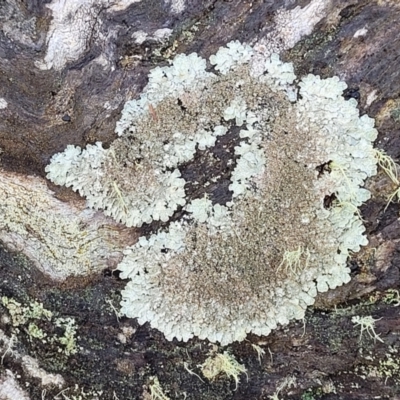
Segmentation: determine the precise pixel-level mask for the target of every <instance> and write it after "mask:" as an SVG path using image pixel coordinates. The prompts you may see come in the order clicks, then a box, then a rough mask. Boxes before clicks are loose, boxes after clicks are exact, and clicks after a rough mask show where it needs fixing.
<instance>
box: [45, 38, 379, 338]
mask: <svg viewBox="0 0 400 400" xmlns="http://www.w3.org/2000/svg"><path fill="white" fill-rule="evenodd" d="M345 88H346V84H345V83H343V82H341V81H340V80H339V79H338V78H336V77H334V78H329V79H321V78H320V77H318V76H314V75H308V76H306V77H304V78H302V79H300V80H297V78H296V76H295V74H294V70H293V66H292V65H291V64H289V63H284V62H282V61H281V60H280V59H279V57H278V56H277V55H276V54H273V55H271V56H267V55H263V54H262V53H260V52H257V51H256V50H255V49H253V48H251V47H250V46H247V45H243V44H240V43H239V42H232V43H229V44H228V46H227V47H226V48H222V49H220V50H219V51H218V52H217V54H216V55H213V56H211V57H210V63H209V64H207V63H206V60H204V59H202V58H200V57H198V56H197V55H196V54H191V55H189V56H186V55H182V54H181V55H178V56H176V57H175V59H174V60H173V62H172V64H171V65H170V66H167V67H163V68H160V67H157V68H155V69H154V70H152V71H151V72H150V74H149V82H148V85H147V86H146V87H145V89H144V91H143V93H142V94H141V96H140V98H139V99H137V100H132V101H129V102H127V103H126V104H125V107H124V110H123V112H122V118H121V120H120V121H119V123H118V125H117V132H118V134H119V135H120V137H119V138H118V139H117V140H115V141H114V143H112V144H111V146H110V147H109V148H108V149H103V147H102V146H101V144H100V143H97V144H96V145H94V146H90V145H89V146H87V148H86V149H84V150H82V149H80V148H77V147H74V146H68V147H67V149H66V151H65V152H64V153H61V154H57V155H55V156H54V157H53V159H52V161H51V164H50V165H49V166H48V167H47V172H48V178H49V179H51V180H52V181H53V182H55V183H57V184H61V185H67V186H72V188H73V189H74V190H78V191H79V192H80V193H81V194H82V195H83V196H86V198H87V202H88V205H89V206H90V207H94V208H97V209H102V210H104V212H105V213H106V214H107V215H111V216H112V217H114V218H115V219H116V220H119V221H122V222H123V223H124V224H126V225H127V226H141V225H142V224H143V223H150V222H152V221H153V220H161V221H163V222H167V221H169V219H170V218H171V217H172V216H174V218H173V222H170V223H169V224H164V227H163V228H161V229H160V230H159V231H158V232H155V233H154V234H152V235H148V236H146V237H145V236H143V237H141V238H140V239H139V241H138V243H137V244H135V245H134V246H131V247H129V248H127V249H126V250H125V257H124V259H123V260H122V262H121V263H120V265H119V269H120V270H121V272H122V273H121V276H122V278H129V279H130V281H129V283H128V284H127V286H126V288H125V290H124V291H123V293H122V295H123V301H122V312H123V313H124V314H126V315H127V316H129V317H137V318H138V320H139V322H140V323H145V322H147V321H149V322H150V323H151V325H152V326H153V327H155V328H157V329H159V330H161V331H162V332H164V334H165V336H166V337H167V338H168V339H172V338H173V337H176V338H178V339H180V340H181V339H182V340H188V339H189V338H191V337H193V336H198V337H199V338H201V339H206V338H207V339H209V340H210V341H213V342H215V341H218V342H220V343H221V344H227V343H230V342H232V341H235V340H242V339H244V338H245V336H246V334H247V333H249V332H253V333H256V334H259V335H267V334H269V333H270V331H271V330H272V329H274V328H276V326H277V324H287V323H288V322H289V321H290V320H291V319H301V318H303V317H304V313H305V310H306V307H307V306H308V305H311V304H313V302H314V298H315V296H316V294H317V291H320V292H324V291H327V290H328V289H329V288H335V287H337V286H339V285H341V284H343V283H346V282H348V281H349V280H350V275H349V272H350V271H349V269H348V268H347V267H346V260H347V257H348V255H349V251H358V250H359V249H360V245H365V244H366V243H367V240H366V238H365V236H364V235H363V231H364V226H363V224H362V221H361V218H360V216H359V213H358V207H359V206H360V205H361V204H362V203H363V202H364V201H366V200H367V199H368V198H369V196H370V193H369V192H368V191H367V190H366V189H363V188H361V186H362V185H363V183H364V180H365V179H366V178H367V177H368V176H371V175H373V174H375V173H376V160H375V157H374V150H373V147H372V141H373V140H374V139H375V138H376V135H377V132H376V130H375V129H374V121H373V120H372V119H370V118H369V117H368V116H366V115H364V116H362V117H359V111H358V109H357V102H356V101H355V100H353V99H350V100H347V101H346V100H345V99H344V98H343V97H342V93H343V90H344V89H345ZM227 137H229V138H231V142H232V141H234V143H235V145H234V146H232V152H231V155H230V156H231V159H230V161H229V162H228V163H227V167H226V168H227V169H228V170H229V171H230V178H229V179H230V182H229V185H227V187H226V196H225V197H223V198H224V199H225V200H224V201H220V200H219V201H218V199H220V198H215V197H213V196H212V193H209V192H205V191H203V192H201V191H197V192H196V191H192V192H190V191H189V189H188V188H189V186H190V187H196V184H197V185H198V182H196V181H194V182H188V181H187V180H185V179H184V178H183V172H182V171H183V169H184V166H185V165H187V164H188V163H190V162H194V163H195V162H196V160H197V159H198V158H199V157H201V156H204V157H214V158H215V162H219V160H218V157H217V155H216V154H217V152H214V153H212V152H210V151H208V150H210V149H213V148H215V147H216V146H220V147H221V143H224V142H223V140H224V138H227ZM227 142H228V141H227ZM203 173H204V175H205V176H206V178H207V176H208V171H203ZM210 175H211V174H210ZM219 179H221V176H212V177H211V176H210V178H209V181H207V182H206V183H205V184H204V186H210V185H216V184H218V182H219ZM189 192H190V193H189ZM200 192H201V193H202V194H201V195H199V196H198V197H196V196H193V193H200ZM176 211H179V212H178V213H176ZM174 213H175V215H174ZM179 215H180V216H181V217H180V218H179V219H178V217H177V216H179ZM182 215H183V217H182Z"/></svg>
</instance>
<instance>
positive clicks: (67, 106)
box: [0, 0, 400, 400]
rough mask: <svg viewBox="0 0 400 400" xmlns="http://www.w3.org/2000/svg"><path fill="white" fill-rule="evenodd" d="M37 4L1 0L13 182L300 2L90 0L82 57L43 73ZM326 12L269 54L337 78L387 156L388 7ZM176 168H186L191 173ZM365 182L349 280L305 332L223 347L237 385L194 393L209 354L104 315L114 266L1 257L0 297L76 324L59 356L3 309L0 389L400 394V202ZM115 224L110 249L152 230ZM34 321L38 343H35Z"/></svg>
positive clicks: (391, 103) (399, 147) (44, 323)
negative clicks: (70, 273)
mask: <svg viewBox="0 0 400 400" xmlns="http://www.w3.org/2000/svg"><path fill="white" fill-rule="evenodd" d="M46 3H49V2H48V1H41V0H37V1H26V2H20V1H16V0H10V1H9V2H2V3H1V4H0V26H1V27H2V30H0V71H1V74H0V98H1V99H2V102H0V104H1V107H2V108H1V109H0V148H1V151H2V153H1V168H2V169H3V170H4V171H7V174H12V173H18V174H21V175H19V178H18V182H19V179H23V176H26V175H35V176H36V177H37V179H42V178H44V176H45V173H44V167H45V166H46V164H48V162H49V159H50V157H51V156H52V155H53V154H54V153H56V152H59V151H62V150H63V149H64V148H65V147H66V146H67V145H68V144H74V145H80V146H85V145H86V144H88V143H95V142H96V141H102V142H104V143H106V144H107V143H110V142H111V141H112V140H113V139H114V138H115V133H114V128H115V123H116V121H117V120H118V119H119V113H120V110H121V108H122V106H123V104H124V102H125V101H126V100H127V99H131V98H133V97H135V96H136V95H138V94H139V93H140V91H141V90H142V88H143V87H144V86H145V84H146V76H147V73H148V71H149V70H150V69H151V68H152V67H154V66H156V65H165V64H166V63H167V62H168V59H169V58H171V57H173V56H174V55H175V54H177V53H182V52H183V53H186V54H188V53H191V52H194V51H195V52H198V53H199V54H200V55H201V56H203V57H208V56H209V55H210V54H213V53H215V51H216V50H217V49H218V47H220V46H221V45H224V44H226V43H227V42H229V41H231V40H235V39H238V40H240V41H246V42H249V43H252V42H254V41H256V40H260V39H262V38H264V37H266V36H267V35H271V34H272V35H273V33H274V29H275V28H276V26H275V25H274V16H275V15H276V12H277V10H278V9H285V10H293V9H294V8H295V7H297V6H300V7H306V6H307V5H309V3H311V2H310V1H308V0H290V1H289V0H288V1H286V0H281V1H272V0H271V1H269V0H268V1H262V0H255V1H251V2H250V1H242V0H233V1H222V0H207V1H200V0H193V1H190V2H188V4H184V2H183V1H181V2H180V1H175V0H171V1H165V2H163V1H158V0H157V1H155V0H154V1H153V0H150V1H139V2H133V1H132V2H130V3H131V4H130V5H128V6H127V7H126V8H125V9H123V7H122V8H118V4H117V5H115V3H118V2H114V3H111V2H109V3H110V4H108V5H107V4H106V3H107V2H106V1H104V2H103V3H104V5H103V6H100V5H98V4H100V3H101V2H99V3H98V4H97V5H95V6H90V1H87V3H88V7H87V10H86V11H87V13H84V14H83V16H82V17H80V16H79V15H78V16H76V15H75V16H70V18H71V21H72V22H71V23H72V24H77V22H76V21H77V18H78V19H79V18H88V21H89V25H88V26H89V27H90V29H89V31H88V32H89V33H88V34H86V35H84V36H83V38H84V46H83V47H82V46H81V48H80V52H79V54H78V55H75V56H73V57H72V56H71V57H72V59H68V57H67V60H66V62H65V63H64V62H62V61H60V60H61V58H62V56H63V55H62V52H61V51H60V53H58V58H57V57H55V58H54V59H52V61H51V62H53V68H50V69H46V68H48V67H49V66H50V65H49V63H50V61H49V60H50V58H51V57H50V56H49V53H48V48H50V45H49V39H48V37H47V39H46V34H47V32H48V31H49V29H51V26H52V25H51V23H52V13H51V11H50V9H49V8H48V7H47V6H46ZM53 3H54V1H53ZM121 3H122V2H121ZM125 3H129V2H127V1H125ZM321 3H323V2H321ZM325 3H327V4H329V6H328V8H327V11H326V16H325V17H324V18H322V19H321V20H320V21H319V22H318V24H317V25H316V26H315V27H314V30H313V32H312V33H311V34H307V35H306V36H304V37H303V38H302V40H300V41H299V42H298V43H297V44H296V45H295V46H294V47H293V48H291V49H288V50H286V51H284V52H283V53H282V56H283V58H284V60H285V61H292V62H293V63H294V65H295V70H296V74H297V75H298V76H301V75H305V74H307V73H310V72H311V73H314V74H319V75H321V76H322V77H330V76H333V75H337V76H339V77H340V78H342V79H343V80H345V81H346V82H347V84H348V86H349V88H348V90H347V93H346V95H347V96H348V97H354V98H356V99H357V100H358V101H359V105H360V112H361V113H368V114H369V115H370V116H371V117H374V118H375V119H376V124H377V128H378V130H379V137H378V139H377V141H376V147H378V148H381V149H384V150H385V151H386V152H387V153H388V154H389V155H390V156H392V157H393V158H394V159H395V160H399V159H400V101H399V93H400V79H399V71H400V68H399V61H398V60H399V59H400V58H399V57H400V25H399V24H398V21H399V20H400V7H399V6H398V5H397V2H396V1H383V0H376V1H372V0H371V1H368V0H365V1H355V0H354V1H352V0H340V1H335V2H333V3H332V4H330V2H329V1H326V2H325ZM101 4H102V3H101ZM58 12H59V11H58ZM74 18H75V19H74ZM90 21H91V22H90ZM162 28H168V29H171V30H172V33H171V34H170V36H168V37H166V38H164V39H158V38H156V37H155V36H154V32H155V31H157V30H158V29H162ZM82 29H83V28H82ZM85 29H86V28H85ZM137 31H144V32H146V33H147V34H148V36H147V38H146V39H145V40H144V41H143V42H142V43H140V44H139V43H136V42H135V40H133V39H132V34H133V33H134V32H137ZM55 32H56V34H58V33H57V31H55ZM78 34H79V32H76V35H78ZM72 47H73V46H72ZM46 51H47V53H46ZM60 54H61V55H60ZM46 56H47V63H48V64H47V66H46V65H44V64H43V63H44V60H45V59H46ZM54 60H58V61H57V62H56V61H54ZM43 65H44V66H43ZM4 101H5V102H6V103H4ZM193 170H195V168H193ZM188 171H189V172H190V173H192V172H191V170H190V168H189V167H188ZM201 171H204V169H203V168H199V170H198V171H194V172H193V173H195V174H200V173H201ZM189 172H188V173H189ZM8 176H12V175H8ZM16 181H17V179H16ZM40 182H41V184H43V180H41V181H40ZM367 186H368V187H369V189H370V190H371V191H372V193H373V197H372V199H371V200H370V201H368V202H367V203H366V204H365V205H364V206H363V209H362V217H363V219H364V220H365V224H366V226H367V234H368V237H369V241H370V243H369V245H368V246H367V247H365V248H363V249H362V251H361V252H360V253H358V254H356V255H354V257H352V258H351V259H350V260H349V264H350V266H351V269H352V275H353V279H352V281H351V282H350V283H349V284H347V285H345V286H343V287H340V288H338V289H336V290H334V291H330V292H328V293H326V294H323V295H320V296H319V297H318V299H317V302H316V304H315V306H314V308H312V309H310V310H309V311H308V314H307V316H306V318H305V321H304V324H302V323H298V322H297V323H291V324H290V325H289V326H287V327H285V328H282V329H279V330H277V331H275V332H274V333H273V334H271V335H270V336H268V337H266V338H263V337H261V338H260V337H256V336H251V335H250V336H249V337H248V341H244V342H242V343H234V344H233V345H231V346H229V351H230V352H231V353H232V354H234V355H235V357H236V358H237V359H238V360H239V362H240V363H242V364H244V365H245V366H246V368H247V371H248V379H246V377H245V376H244V375H243V376H241V381H240V384H239V386H238V388H237V390H235V385H234V382H233V381H231V380H229V379H227V378H226V377H223V376H221V377H219V378H218V379H216V380H214V381H213V382H208V381H207V380H206V379H205V378H204V379H203V380H204V382H203V381H202V380H201V379H199V377H198V376H196V375H194V374H190V373H189V371H188V369H190V370H191V371H193V372H195V373H196V374H198V375H200V376H201V372H200V370H199V368H198V367H197V366H198V365H199V364H201V363H203V362H204V360H205V359H206V358H207V356H208V352H209V351H210V349H211V347H210V346H209V343H207V342H201V341H198V340H190V341H189V342H188V343H180V342H177V341H175V342H167V341H166V340H165V339H164V337H163V335H162V334H161V333H159V332H157V331H155V330H152V329H150V328H149V326H147V325H144V326H138V325H137V323H136V321H135V320H128V319H125V318H121V319H119V318H117V316H116V314H115V310H114V309H113V307H116V308H118V303H119V300H120V294H119V293H120V290H121V289H122V288H123V287H124V285H125V282H123V281H121V280H119V278H118V274H117V273H116V272H115V271H113V270H112V269H111V268H107V267H106V265H104V266H103V267H102V268H100V270H97V271H96V273H94V274H92V275H89V276H82V277H72V278H68V279H66V280H65V281H63V282H62V283H56V282H54V280H52V279H51V278H50V277H49V276H48V275H44V274H43V271H39V270H38V269H37V268H36V266H35V265H33V264H32V263H31V262H30V261H29V260H27V259H26V258H24V257H23V256H21V255H20V254H18V253H15V254H14V253H10V252H8V250H7V249H6V248H5V247H1V248H0V271H1V272H0V273H1V277H2V279H1V281H0V293H1V296H6V297H7V298H8V299H14V300H15V301H17V302H19V303H20V304H21V307H28V305H29V304H33V303H34V302H35V301H36V302H39V303H43V306H44V308H45V309H48V310H51V311H52V312H53V314H54V315H56V316H58V317H64V318H66V317H71V318H74V319H75V324H76V326H77V332H76V335H75V336H76V345H77V347H75V348H74V350H76V352H75V351H72V352H71V353H70V354H66V352H65V351H64V352H60V346H59V344H60V341H59V342H57V343H58V345H57V343H56V341H54V340H53V341H51V340H50V339H49V338H51V337H61V336H63V335H65V329H64V330H63V329H62V328H60V327H59V326H56V325H55V324H54V323H53V322H54V321H53V322H52V320H49V319H46V318H44V317H40V318H36V319H35V318H33V317H32V318H30V317H29V318H26V319H25V320H24V322H21V324H19V325H18V329H19V332H16V331H15V323H14V324H13V323H12V321H13V320H12V318H11V317H12V316H10V307H6V306H0V310H1V311H0V312H1V316H2V318H1V319H0V329H1V333H2V335H3V334H4V337H3V336H2V335H0V340H1V342H0V345H1V349H2V358H1V366H0V386H1V385H3V386H2V387H4V385H5V383H4V382H6V378H5V377H6V376H9V375H7V374H10V372H9V371H12V373H14V375H15V376H17V375H19V376H20V378H19V379H18V382H19V385H20V387H21V389H22V390H24V391H25V393H26V394H27V396H29V397H28V398H30V399H42V398H44V399H53V398H54V399H62V398H71V399H72V398H82V399H86V398H87V399H89V398H90V399H92V398H99V399H105V400H108V399H110V400H111V399H120V400H122V399H146V398H151V397H150V395H149V393H150V387H151V385H152V382H154V377H157V378H158V380H159V382H160V384H161V386H162V388H163V390H164V393H165V394H166V395H168V397H169V398H171V399H185V398H187V399H214V400H215V399H268V398H275V399H278V398H279V399H281V398H284V399H371V398H382V399H396V398H400V389H399V388H400V363H399V362H398V351H399V350H398V349H399V348H400V340H399V333H400V315H399V310H400V307H398V306H399V304H400V296H399V294H398V292H396V290H398V289H399V286H400V281H399V266H400V248H399V242H400V226H399V218H398V214H399V206H398V204H397V203H395V204H390V205H389V206H388V207H387V208H386V209H385V206H386V203H387V196H388V194H390V192H391V190H393V187H392V186H391V184H390V182H389V180H388V179H387V178H386V177H385V175H384V173H383V172H380V173H379V174H378V175H377V176H376V177H374V178H373V179H371V180H370V181H369V182H367ZM49 189H51V190H52V191H54V192H55V197H56V198H57V199H58V201H64V202H65V203H66V204H68V203H69V202H81V203H80V204H82V200H81V199H79V198H78V197H77V196H76V195H75V194H74V193H72V192H71V191H69V190H66V189H62V188H59V187H56V186H54V185H51V184H50V183H49ZM3 190H4V191H5V192H7V188H6V187H5V188H4V189H3ZM74 204H76V203H74ZM49 212H51V210H49ZM154 228H156V226H155V227H153V229H154ZM115 229H116V230H118V229H120V230H121V236H120V237H119V239H118V240H119V241H120V242H121V243H123V244H125V243H128V242H129V241H130V239H129V238H127V236H126V235H128V234H129V235H131V238H132V241H134V240H135V239H136V237H137V235H138V234H140V233H143V232H146V229H147V230H148V229H150V228H149V227H145V228H143V229H144V230H143V231H142V232H139V231H134V230H132V231H131V232H130V233H129V232H127V231H126V230H124V229H123V228H122V227H118V226H116V227H115ZM33 230H34V228H33ZM32 235H33V236H34V235H35V232H33V233H32ZM113 266H114V264H113V265H111V267H113ZM101 270H102V271H101ZM45 272H46V271H45ZM3 304H4V302H3ZM25 313H26V310H25ZM357 315H359V316H369V315H371V316H373V318H375V319H376V320H378V321H376V324H375V331H376V333H379V335H380V337H381V339H382V340H383V342H381V341H379V340H374V339H373V338H371V337H370V336H369V335H368V333H367V332H364V333H363V335H362V337H360V327H359V326H354V324H353V323H352V321H351V319H352V317H353V316H357ZM32 321H35V327H36V328H40V329H41V330H42V331H44V332H46V334H47V339H48V340H46V339H45V338H43V337H41V338H38V336H40V335H38V334H35V333H33V331H32V329H33V327H32V325H30V324H31V323H32ZM14 322H15V321H14ZM13 325H14V327H13ZM16 333H18V341H17V342H15V344H14V346H10V343H8V342H7V340H8V339H7V338H11V337H12V335H13V334H16ZM7 343H8V345H9V346H8V347H7ZM252 344H256V345H258V346H260V347H262V348H263V349H264V350H265V355H264V356H263V357H261V358H260V359H258V358H257V353H256V351H255V349H254V348H253V347H252ZM65 348H66V346H65V345H64V346H62V349H64V350H65ZM7 349H8V350H7ZM220 351H222V349H220ZM27 355H29V356H32V357H34V358H36V360H37V361H38V362H39V365H40V367H41V368H43V369H44V370H46V371H47V372H48V373H53V374H59V375H61V376H62V378H63V380H64V381H63V383H62V384H60V385H59V386H57V384H50V385H47V386H46V385H45V384H44V383H43V382H44V381H43V378H40V377H39V376H36V377H35V375H34V374H32V372H31V371H30V369H29V368H28V367H27V366H26V363H24V361H23V357H24V356H27ZM10 379H11V378H10ZM41 379H42V380H41ZM7 382H9V381H7ZM53 382H56V383H57V382H58V381H57V380H55V378H54V379H53ZM64 389H65V391H64V392H63V393H62V394H59V393H60V391H62V390H64ZM2 390H4V389H2ZM82 391H83V392H85V393H86V395H85V394H82ZM100 393H101V394H100ZM57 394H58V396H57ZM274 395H275V396H276V397H272V396H274ZM1 396H3V397H1ZM63 396H64V397H63ZM73 396H76V397H73ZM78 396H81V397H78ZM96 396H97V397H96ZM376 396H379V397H376ZM0 398H5V399H8V398H11V397H6V396H5V395H4V394H1V392H0ZM21 398H22V397H21ZM154 398H156V397H154Z"/></svg>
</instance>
